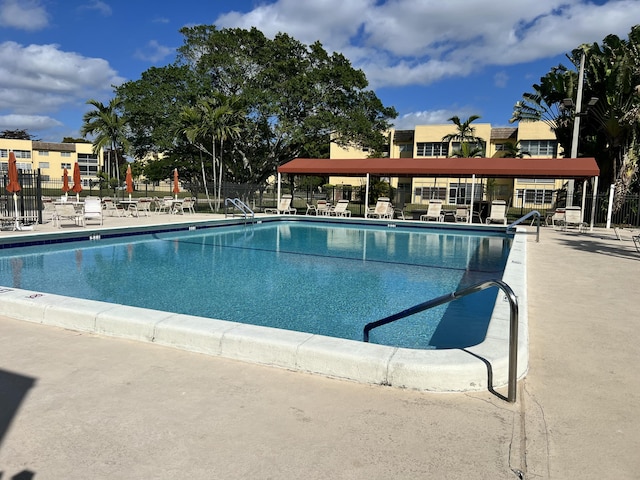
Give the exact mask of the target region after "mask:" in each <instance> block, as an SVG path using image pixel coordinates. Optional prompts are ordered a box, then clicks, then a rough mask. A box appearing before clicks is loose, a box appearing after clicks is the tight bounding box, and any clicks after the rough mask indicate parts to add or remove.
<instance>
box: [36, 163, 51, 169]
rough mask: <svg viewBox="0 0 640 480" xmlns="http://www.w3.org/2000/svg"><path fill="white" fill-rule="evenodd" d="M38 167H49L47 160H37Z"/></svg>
mask: <svg viewBox="0 0 640 480" xmlns="http://www.w3.org/2000/svg"><path fill="white" fill-rule="evenodd" d="M38 168H49V162H38Z"/></svg>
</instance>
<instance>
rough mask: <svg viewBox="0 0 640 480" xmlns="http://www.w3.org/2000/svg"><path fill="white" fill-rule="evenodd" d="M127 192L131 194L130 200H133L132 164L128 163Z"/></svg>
mask: <svg viewBox="0 0 640 480" xmlns="http://www.w3.org/2000/svg"><path fill="white" fill-rule="evenodd" d="M126 182H127V193H128V194H129V200H131V194H132V193H133V177H132V176H131V165H127V178H126Z"/></svg>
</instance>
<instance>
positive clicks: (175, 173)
mask: <svg viewBox="0 0 640 480" xmlns="http://www.w3.org/2000/svg"><path fill="white" fill-rule="evenodd" d="M173 193H175V198H178V194H179V193H180V183H178V169H177V168H174V169H173Z"/></svg>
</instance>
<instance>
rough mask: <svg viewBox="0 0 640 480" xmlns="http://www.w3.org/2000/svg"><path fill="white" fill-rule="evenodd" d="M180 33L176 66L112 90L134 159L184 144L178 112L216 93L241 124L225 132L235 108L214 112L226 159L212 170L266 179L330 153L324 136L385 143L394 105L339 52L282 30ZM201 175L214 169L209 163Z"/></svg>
mask: <svg viewBox="0 0 640 480" xmlns="http://www.w3.org/2000/svg"><path fill="white" fill-rule="evenodd" d="M181 33H182V34H183V35H184V45H183V46H182V47H181V48H180V49H179V55H178V59H177V61H176V63H175V64H173V65H170V66H167V67H164V68H154V69H152V70H150V71H147V72H145V73H143V75H142V78H141V79H140V80H137V81H132V82H127V83H125V84H124V85H122V86H121V87H119V88H118V89H117V93H118V95H119V96H121V97H122V98H123V102H124V105H125V108H126V111H127V113H128V116H129V118H130V121H131V131H132V136H131V138H130V140H131V143H132V145H133V148H134V151H135V152H136V153H135V154H136V156H137V157H139V158H140V157H141V156H143V155H145V154H146V153H148V152H151V151H156V152H160V151H161V152H163V154H170V152H171V151H172V150H174V149H175V148H176V147H177V146H179V145H181V144H185V143H189V141H188V140H187V138H186V137H185V136H182V137H181V138H177V137H176V136H175V132H176V128H178V129H179V128H180V125H181V119H180V114H181V112H183V110H184V109H185V108H197V107H196V106H197V105H198V102H199V100H200V99H201V98H205V97H209V98H213V97H214V96H215V95H218V94H221V95H224V96H225V97H226V98H230V99H231V98H232V99H234V101H235V102H236V103H237V104H238V105H241V109H240V110H241V111H242V112H243V113H244V117H243V119H242V121H241V122H239V123H236V120H237V118H236V119H234V120H233V121H232V122H231V123H232V124H233V125H237V127H232V128H231V130H232V131H233V136H236V134H237V140H235V141H232V142H229V141H226V140H225V139H224V138H223V137H226V138H231V137H230V135H229V133H230V131H229V130H228V128H229V126H228V125H229V124H226V125H227V126H224V125H225V123H224V122H225V121H226V120H229V118H231V117H233V115H231V116H221V118H220V123H219V125H218V128H219V130H218V132H217V133H216V135H215V138H217V139H218V142H220V140H221V139H222V140H223V145H222V149H221V150H222V151H223V152H222V153H223V154H224V158H225V161H224V162H220V163H218V170H217V171H218V177H220V170H219V167H220V166H223V175H224V178H227V179H229V180H230V181H233V182H236V183H252V184H258V185H263V184H264V183H265V181H266V180H267V178H269V177H270V176H271V175H273V174H274V173H275V171H276V168H277V167H278V166H279V165H281V164H282V163H285V162H287V161H289V160H291V159H293V158H296V157H300V156H308V157H322V156H326V155H328V145H329V143H330V142H335V143H337V144H340V145H356V146H361V147H368V148H369V149H371V150H378V151H381V150H383V145H384V143H385V142H386V137H385V136H384V132H385V131H386V130H387V129H388V128H389V126H390V124H389V120H390V119H392V118H395V116H396V112H395V110H394V109H393V108H388V107H385V106H384V105H383V104H382V102H381V101H380V100H379V99H378V97H377V96H376V95H375V93H373V92H372V91H371V90H368V89H367V86H368V83H367V80H366V77H365V75H364V73H363V72H362V71H361V70H357V69H354V68H353V67H352V66H351V64H350V63H349V61H348V60H347V59H346V58H345V57H344V56H343V55H341V54H339V53H333V54H329V53H327V52H326V51H325V50H324V48H323V47H322V45H321V44H320V43H314V44H312V45H305V44H303V43H301V42H299V41H297V40H295V39H294V38H292V37H290V36H288V35H286V34H278V35H276V36H275V37H274V38H273V39H269V38H267V37H266V36H265V35H264V34H262V32H260V31H259V30H257V29H255V28H253V29H251V30H244V29H217V28H216V27H215V26H205V25H200V26H196V27H189V28H183V29H182V30H181ZM183 120H184V119H183ZM225 129H226V130H227V134H226V135H222V134H221V132H222V131H224V130H225ZM211 138H213V136H211ZM201 143H203V142H201ZM218 146H219V143H218ZM209 172H211V173H210V174H209ZM207 175H208V176H211V177H212V176H213V171H210V170H209V169H207Z"/></svg>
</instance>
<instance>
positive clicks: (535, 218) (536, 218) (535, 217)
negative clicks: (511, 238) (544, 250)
mask: <svg viewBox="0 0 640 480" xmlns="http://www.w3.org/2000/svg"><path fill="white" fill-rule="evenodd" d="M531 217H533V220H532V221H531V224H532V225H533V222H536V242H538V243H540V212H539V211H537V210H531V211H530V212H529V213H527V214H526V215H525V216H524V217H520V218H519V219H518V220H516V221H515V222H513V223H510V224H509V225H508V226H507V231H509V230H511V229H512V228H513V227H515V226H516V225H519V224H521V223H523V222H524V221H525V220H529V219H530V218H531Z"/></svg>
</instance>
